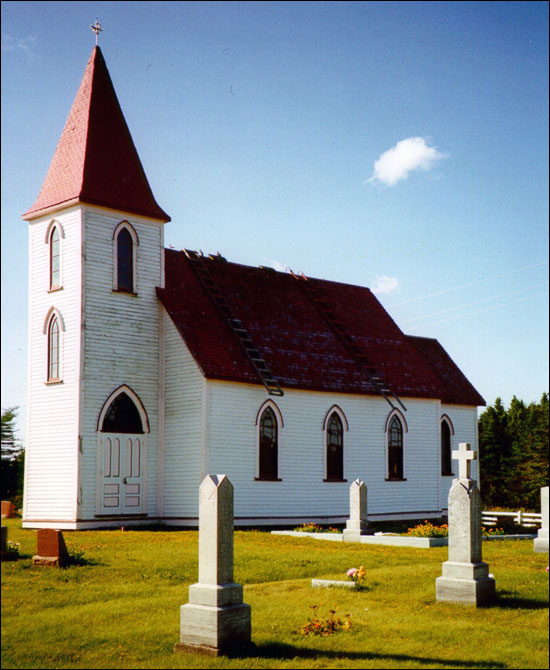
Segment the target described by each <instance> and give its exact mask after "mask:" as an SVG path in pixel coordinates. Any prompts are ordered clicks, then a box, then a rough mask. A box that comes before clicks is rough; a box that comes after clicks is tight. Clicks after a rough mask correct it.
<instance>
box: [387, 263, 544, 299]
mask: <svg viewBox="0 0 550 670" xmlns="http://www.w3.org/2000/svg"><path fill="white" fill-rule="evenodd" d="M542 265H548V261H544V262H542V263H535V265H527V266H526V267H524V268H518V269H517V270H511V271H510V272H504V273H503V274H499V275H493V276H492V277H485V278H484V279H477V280H476V281H472V282H468V283H467V284H462V285H461V286H453V287H452V288H446V289H443V290H442V291H436V292H435V293H429V294H428V295H422V296H420V297H419V298H411V299H410V300H403V301H402V302H396V303H394V304H393V305H389V307H388V309H391V308H392V307H400V306H401V305H407V304H408V303H410V302H417V301H418V300H425V299H426V298H433V297H434V296H436V295H443V294H444V293H450V292H451V291H458V290H459V289H461V288H467V287H468V286H475V285H476V284H482V283H483V282H487V281H491V279H500V278H501V277H508V276H509V275H513V274H516V273H517V272H525V270H532V269H533V268H538V267H541V266H542Z"/></svg>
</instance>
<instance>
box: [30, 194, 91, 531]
mask: <svg viewBox="0 0 550 670" xmlns="http://www.w3.org/2000/svg"><path fill="white" fill-rule="evenodd" d="M52 219H55V220H56V221H57V222H58V223H59V224H60V225H61V227H62V230H63V236H62V237H61V268H62V275H61V279H62V288H61V289H59V290H55V291H50V290H49V288H50V287H49V279H50V278H49V262H50V261H49V244H47V242H46V233H47V230H48V227H49V225H50V223H51V221H52ZM81 239H82V234H81V214H80V211H79V209H78V208H74V207H73V208H70V209H66V210H64V211H62V212H60V213H58V214H57V215H56V216H54V217H51V216H50V217H42V218H40V219H35V220H34V221H33V222H31V223H30V224H29V335H28V337H29V349H28V419H27V422H28V426H27V438H26V444H25V496H24V511H23V525H24V526H29V525H33V522H35V523H34V525H36V522H37V521H38V522H40V521H43V522H45V524H46V525H47V523H48V522H60V521H61V522H73V521H74V520H75V519H76V514H77V477H78V410H79V407H78V399H79V383H80V310H81ZM52 307H54V308H55V309H56V310H57V311H58V313H59V315H60V316H61V318H62V320H63V324H64V330H61V358H60V361H61V378H62V382H60V383H51V384H47V383H46V381H47V345H48V342H47V340H48V337H47V333H46V334H44V323H45V319H46V317H47V315H48V312H49V311H50V309H51V308H52Z"/></svg>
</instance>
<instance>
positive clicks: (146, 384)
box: [23, 46, 485, 529]
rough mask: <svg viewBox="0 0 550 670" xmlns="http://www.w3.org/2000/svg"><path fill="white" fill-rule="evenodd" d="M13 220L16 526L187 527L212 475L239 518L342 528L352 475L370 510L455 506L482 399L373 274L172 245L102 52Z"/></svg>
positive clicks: (424, 513)
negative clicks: (315, 269) (18, 412)
mask: <svg viewBox="0 0 550 670" xmlns="http://www.w3.org/2000/svg"><path fill="white" fill-rule="evenodd" d="M23 218H24V219H25V220H26V221H28V223H29V232H30V244H29V249H30V259H29V267H30V285H29V291H30V300H29V304H30V315H29V330H30V332H29V407H28V435H27V444H26V470H25V496H24V510H23V525H24V526H25V527H27V528H43V527H55V528H61V529H86V528H94V527H108V526H120V525H125V526H127V525H131V524H151V523H155V524H167V525H179V526H193V525H196V524H197V518H198V489H199V484H200V482H201V481H202V479H203V477H204V476H205V475H206V474H207V473H225V474H227V475H228V477H229V478H230V480H231V482H232V483H233V485H234V487H235V522H236V524H237V525H277V524H278V525H282V524H285V525H294V524H299V523H301V522H302V521H306V520H308V521H315V522H318V523H323V522H327V523H338V522H343V521H345V519H346V518H347V517H348V504H349V502H348V501H349V486H350V483H351V482H352V481H353V480H355V479H356V478H360V479H362V480H363V481H364V482H365V483H366V484H367V486H368V508H369V516H370V517H372V518H375V519H384V518H388V519H389V518H415V517H416V518H422V519H423V518H429V517H437V516H440V515H441V513H442V512H444V511H445V510H446V507H447V495H448V490H449V487H450V484H451V481H452V474H453V473H452V471H453V467H454V466H453V462H452V461H451V456H450V452H451V449H452V448H455V447H456V446H457V444H458V443H459V442H470V443H471V444H472V446H473V448H474V449H475V448H476V446H477V407H478V406H480V405H484V404H485V403H484V400H483V398H482V397H481V396H480V395H479V393H478V392H477V391H476V390H475V389H474V388H473V387H472V385H471V384H470V383H469V382H468V380H467V379H466V378H465V377H464V375H463V374H462V373H461V371H460V370H459V369H458V367H457V366H456V365H455V364H454V363H453V361H452V360H451V359H450V358H449V356H448V355H447V353H446V352H445V351H444V349H443V348H442V347H441V345H440V344H439V343H438V342H437V341H436V340H433V339H428V338H422V337H411V336H408V335H405V334H404V333H403V332H402V331H401V330H400V329H399V327H398V326H397V325H396V324H395V323H394V322H393V320H392V319H391V317H390V316H389V315H388V314H387V313H386V312H385V310H384V309H383V307H382V306H381V305H380V303H379V302H378V301H377V300H376V298H375V297H374V295H373V294H372V293H371V292H370V290H369V289H368V288H363V287H360V286H352V285H348V284H342V283H336V282H331V281H326V280H321V279H313V278H310V277H306V276H304V275H300V276H298V275H295V274H292V273H283V272H276V271H275V270H273V269H271V268H266V267H261V266H260V267H248V266H244V265H239V264H236V263H232V262H230V261H228V260H226V259H225V258H223V257H222V256H221V255H219V254H216V255H212V256H209V255H203V254H202V253H196V252H194V251H190V250H182V251H176V250H172V249H165V248H164V225H165V224H166V223H167V222H169V221H170V217H169V216H168V215H167V214H166V213H165V212H164V211H163V210H162V209H161V207H160V206H159V205H158V204H157V202H156V201H155V198H154V196H153V193H152V192H151V189H150V187H149V184H148V181H147V178H146V176H145V172H144V169H143V167H142V165H141V162H140V159H139V157H138V154H137V151H136V148H135V146H134V143H133V141H132V138H131V135H130V132H129V130H128V127H127V125H126V122H125V120H124V116H123V114H122V111H121V109H120V106H119V103H118V100H117V97H116V94H115V91H114V88H113V85H112V82H111V79H110V76H109V73H108V70H107V67H106V65H105V61H104V59H103V55H102V53H101V50H100V49H99V47H97V46H96V47H95V48H94V49H93V52H92V54H91V56H90V59H89V61H88V64H87V66H86V70H85V73H84V77H83V79H82V82H81V85H80V88H79V90H78V92H77V94H76V98H75V100H74V103H73V106H72V108H71V111H70V114H69V117H68V120H67V123H66V125H65V128H64V130H63V133H62V135H61V138H60V140H59V144H58V145H57V148H56V151H55V154H54V156H53V159H52V161H51V164H50V167H49V170H48V172H47V174H46V177H45V180H44V183H43V185H42V189H41V190H40V193H39V195H38V197H37V199H36V201H35V202H34V204H33V205H32V206H31V207H30V209H28V210H27V211H26V212H25V214H24V215H23ZM474 476H476V475H475V474H474Z"/></svg>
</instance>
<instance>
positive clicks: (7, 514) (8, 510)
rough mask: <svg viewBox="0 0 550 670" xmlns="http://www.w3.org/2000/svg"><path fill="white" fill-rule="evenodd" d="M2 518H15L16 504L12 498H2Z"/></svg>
mask: <svg viewBox="0 0 550 670" xmlns="http://www.w3.org/2000/svg"><path fill="white" fill-rule="evenodd" d="M1 505H2V519H13V517H14V516H15V505H14V504H13V503H12V501H11V500H2V503H1Z"/></svg>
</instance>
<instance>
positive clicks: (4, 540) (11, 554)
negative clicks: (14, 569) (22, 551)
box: [0, 526, 19, 561]
mask: <svg viewBox="0 0 550 670" xmlns="http://www.w3.org/2000/svg"><path fill="white" fill-rule="evenodd" d="M0 549H1V551H0V554H1V556H2V561H16V560H17V559H18V558H19V554H18V553H17V552H16V551H9V549H8V529H7V528H6V526H2V536H1V544H0Z"/></svg>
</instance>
